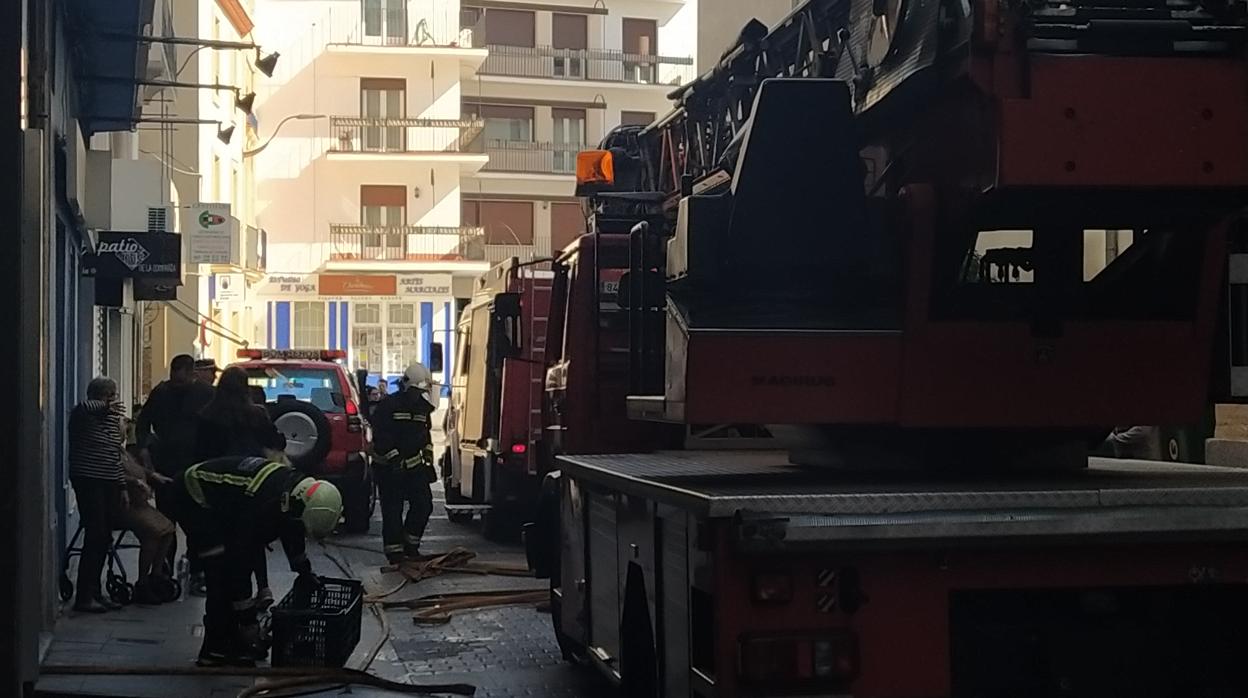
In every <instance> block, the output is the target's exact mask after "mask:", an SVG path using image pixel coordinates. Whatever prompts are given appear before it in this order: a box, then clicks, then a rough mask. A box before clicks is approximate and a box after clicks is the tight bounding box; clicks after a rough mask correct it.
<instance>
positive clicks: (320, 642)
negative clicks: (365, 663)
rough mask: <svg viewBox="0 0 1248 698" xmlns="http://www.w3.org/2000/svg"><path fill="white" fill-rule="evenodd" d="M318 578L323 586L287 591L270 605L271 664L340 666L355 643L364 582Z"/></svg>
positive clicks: (356, 642) (358, 636)
mask: <svg viewBox="0 0 1248 698" xmlns="http://www.w3.org/2000/svg"><path fill="white" fill-rule="evenodd" d="M321 581H322V582H324V583H325V588H323V589H316V590H313V591H311V593H309V592H307V591H300V590H299V589H294V590H291V591H290V593H288V594H286V596H285V597H284V598H283V599H282V601H281V603H279V604H277V605H276V606H274V607H273V611H272V613H273V662H272V663H273V666H317V667H340V666H342V665H343V664H346V662H347V659H348V658H349V657H350V656H351V652H352V651H354V650H355V646H356V644H358V643H359V641H360V619H361V617H362V616H363V613H362V610H363V607H364V585H363V584H361V583H360V582H358V581H356V580H354V579H332V578H330V577H322V578H321Z"/></svg>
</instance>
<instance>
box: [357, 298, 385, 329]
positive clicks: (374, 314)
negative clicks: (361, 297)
mask: <svg viewBox="0 0 1248 698" xmlns="http://www.w3.org/2000/svg"><path fill="white" fill-rule="evenodd" d="M355 322H356V324H357V325H380V324H381V305H379V304H377V303H356V304H355Z"/></svg>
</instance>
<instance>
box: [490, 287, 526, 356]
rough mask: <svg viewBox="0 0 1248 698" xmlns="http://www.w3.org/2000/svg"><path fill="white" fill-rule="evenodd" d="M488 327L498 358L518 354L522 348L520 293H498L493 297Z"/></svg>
mask: <svg viewBox="0 0 1248 698" xmlns="http://www.w3.org/2000/svg"><path fill="white" fill-rule="evenodd" d="M490 326H491V327H490V329H491V331H492V332H493V333H494V336H493V338H492V339H493V341H494V344H495V346H496V347H497V352H498V353H497V356H498V357H499V358H514V357H517V356H520V354H521V352H522V351H523V349H524V334H523V331H522V329H523V327H522V323H521V321H520V294H518V293H500V294H498V295H497V296H495V297H494V307H493V312H491V314H490Z"/></svg>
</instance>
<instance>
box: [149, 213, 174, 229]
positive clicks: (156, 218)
mask: <svg viewBox="0 0 1248 698" xmlns="http://www.w3.org/2000/svg"><path fill="white" fill-rule="evenodd" d="M173 221H174V218H173V208H172V207H170V206H148V207H147V232H149V233H172V232H175V231H173V230H170V226H171V225H172V224H173Z"/></svg>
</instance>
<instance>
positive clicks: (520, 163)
mask: <svg viewBox="0 0 1248 698" xmlns="http://www.w3.org/2000/svg"><path fill="white" fill-rule="evenodd" d="M584 149H585V146H584V145H580V144H564V143H530V142H528V141H503V140H495V139H489V140H487V141H485V152H486V154H487V155H489V156H490V160H489V162H488V163H486V164H485V166H484V167H482V169H483V170H486V171H489V172H529V173H536V174H560V175H574V174H576V154H577V153H579V152H580V151H582V150H584Z"/></svg>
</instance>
